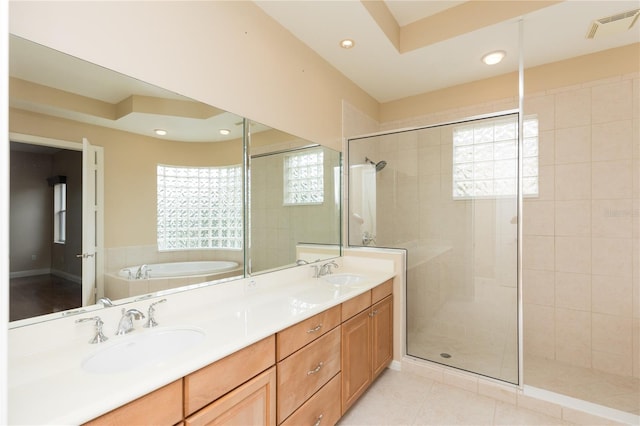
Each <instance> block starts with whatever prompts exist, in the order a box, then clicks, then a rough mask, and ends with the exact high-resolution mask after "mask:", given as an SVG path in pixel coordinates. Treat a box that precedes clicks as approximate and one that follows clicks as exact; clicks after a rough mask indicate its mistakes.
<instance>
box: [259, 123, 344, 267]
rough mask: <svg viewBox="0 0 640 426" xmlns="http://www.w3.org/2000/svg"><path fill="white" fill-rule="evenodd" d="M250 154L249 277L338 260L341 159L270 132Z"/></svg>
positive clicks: (266, 133) (325, 149) (284, 135)
mask: <svg viewBox="0 0 640 426" xmlns="http://www.w3.org/2000/svg"><path fill="white" fill-rule="evenodd" d="M254 125H255V124H254V123H251V124H250V126H251V129H253V126H254ZM250 149H251V165H250V169H251V181H250V183H251V185H250V188H251V194H250V212H251V217H250V230H251V231H250V237H251V244H250V247H251V249H250V265H249V272H250V273H251V274H257V273H262V272H266V271H271V270H274V269H279V268H283V267H288V266H295V265H296V264H304V263H305V262H314V261H316V260H320V259H327V258H332V257H337V256H340V196H341V195H340V194H341V192H340V176H341V153H340V152H338V151H334V150H332V149H329V148H326V147H323V146H320V145H313V144H310V143H309V141H306V140H303V139H300V138H297V137H295V136H292V135H289V134H286V133H283V132H281V131H278V130H274V129H271V130H264V131H262V132H259V133H256V132H253V131H252V132H251V139H250Z"/></svg>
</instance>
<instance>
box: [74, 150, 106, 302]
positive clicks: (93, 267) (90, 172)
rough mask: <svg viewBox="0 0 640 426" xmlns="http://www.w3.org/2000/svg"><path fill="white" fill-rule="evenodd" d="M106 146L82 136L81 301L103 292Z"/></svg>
mask: <svg viewBox="0 0 640 426" xmlns="http://www.w3.org/2000/svg"><path fill="white" fill-rule="evenodd" d="M102 162H103V149H102V147H98V146H93V145H91V144H90V143H89V141H88V140H87V139H86V138H83V139H82V174H83V176H82V254H80V255H78V256H79V257H81V258H82V305H83V306H86V305H93V304H94V303H96V301H97V298H98V297H102V296H103V295H104V283H103V281H102V266H103V247H104V245H103V230H102V224H103V216H102V215H103V210H102V206H103V199H104V196H103V168H102Z"/></svg>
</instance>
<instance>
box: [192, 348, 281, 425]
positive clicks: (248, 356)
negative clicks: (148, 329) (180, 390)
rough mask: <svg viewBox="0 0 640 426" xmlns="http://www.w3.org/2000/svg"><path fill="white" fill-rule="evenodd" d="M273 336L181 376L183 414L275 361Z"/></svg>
mask: <svg viewBox="0 0 640 426" xmlns="http://www.w3.org/2000/svg"><path fill="white" fill-rule="evenodd" d="M275 353H276V345H275V336H269V337H267V338H266V339H263V340H261V341H259V342H257V343H254V344H253V345H251V346H248V347H246V348H244V349H241V350H239V351H238V352H236V353H233V354H231V355H229V356H228V357H226V358H223V359H221V360H219V361H216V362H214V363H213V364H211V365H208V366H206V367H204V368H202V369H200V370H198V371H196V372H194V373H191V374H189V375H188V376H186V377H185V378H184V413H185V415H186V416H188V415H189V414H191V413H193V412H195V411H196V410H199V409H200V408H202V407H204V406H205V405H207V404H209V403H210V402H211V401H213V400H215V399H218V398H220V397H221V396H222V395H224V394H226V393H227V392H229V391H230V390H232V389H234V388H236V387H238V386H239V385H241V384H242V383H244V382H246V381H247V380H249V379H250V378H252V377H254V376H255V375H257V374H259V373H261V372H263V371H264V370H266V369H267V368H269V367H271V366H272V365H274V364H275Z"/></svg>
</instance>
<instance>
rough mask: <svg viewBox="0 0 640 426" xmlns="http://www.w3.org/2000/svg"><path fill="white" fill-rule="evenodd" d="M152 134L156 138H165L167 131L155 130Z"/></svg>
mask: <svg viewBox="0 0 640 426" xmlns="http://www.w3.org/2000/svg"><path fill="white" fill-rule="evenodd" d="M154 132H155V134H156V135H158V136H165V135H166V134H167V131H166V130H164V129H155V130H154Z"/></svg>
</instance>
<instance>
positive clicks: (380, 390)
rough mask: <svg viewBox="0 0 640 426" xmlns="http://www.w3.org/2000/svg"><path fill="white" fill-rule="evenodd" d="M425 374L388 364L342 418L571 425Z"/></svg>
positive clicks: (349, 422) (392, 425)
mask: <svg viewBox="0 0 640 426" xmlns="http://www.w3.org/2000/svg"><path fill="white" fill-rule="evenodd" d="M568 424H570V423H567V422H565V421H563V420H561V419H558V418H555V417H550V416H546V415H544V414H541V413H538V412H535V411H531V410H526V409H523V408H519V407H516V406H514V405H511V404H507V403H503V402H500V401H496V400H494V399H492V398H488V397H486V396H482V395H478V394H475V393H472V392H468V391H465V390H462V389H460V388H456V387H453V386H449V385H445V384H443V383H438V382H435V381H433V380H430V379H428V378H425V377H421V376H417V375H413V374H410V373H406V372H399V371H395V370H390V369H387V370H385V372H383V373H382V375H381V376H380V377H379V378H378V379H377V380H376V381H375V382H374V383H373V385H372V386H371V387H370V388H369V390H367V392H366V393H365V394H364V395H363V396H362V397H361V398H360V400H359V401H358V402H357V403H356V404H355V405H354V406H353V407H352V408H351V409H350V410H349V411H348V412H347V413H346V414H345V416H344V417H343V418H342V419H341V420H340V422H338V425H339V426H356V425H357V426H365V425H366V426H370V425H388V426H401V425H568Z"/></svg>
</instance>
